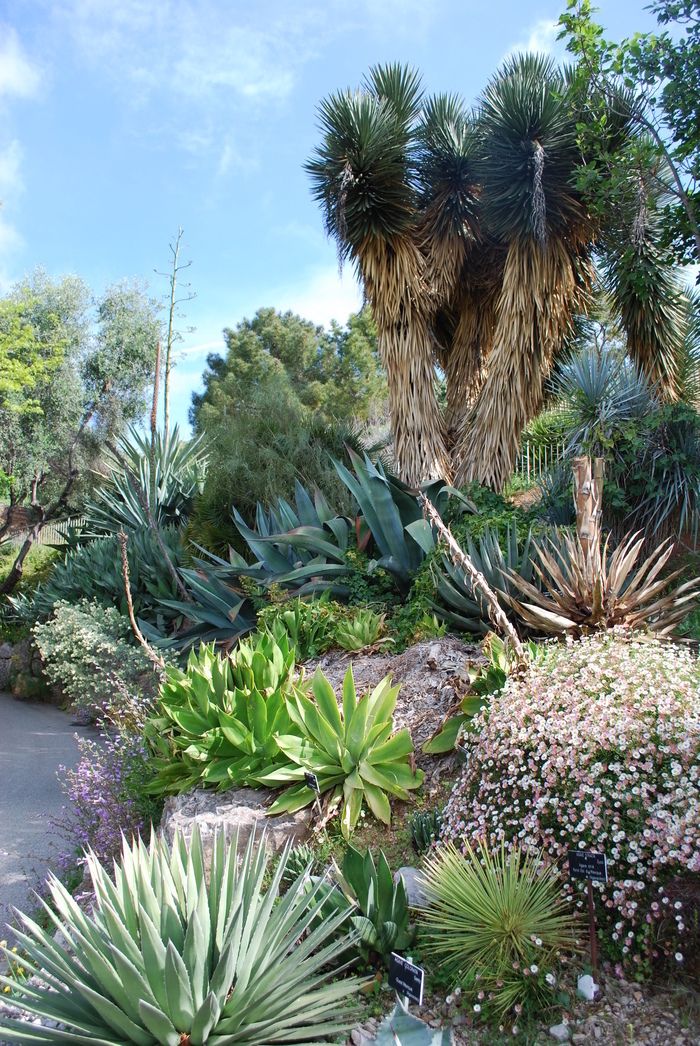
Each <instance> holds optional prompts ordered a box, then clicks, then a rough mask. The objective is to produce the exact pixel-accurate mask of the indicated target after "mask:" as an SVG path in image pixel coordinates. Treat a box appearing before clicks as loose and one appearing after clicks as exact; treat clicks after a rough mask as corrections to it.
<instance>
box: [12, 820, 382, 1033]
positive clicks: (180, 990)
mask: <svg viewBox="0 0 700 1046" xmlns="http://www.w3.org/2000/svg"><path fill="white" fill-rule="evenodd" d="M287 856H288V854H287V853H285V854H284V855H283V857H282V859H281V860H280V862H279V864H278V865H277V867H276V869H275V872H274V874H273V875H272V880H271V882H270V884H269V886H267V888H265V882H266V879H267V868H268V857H267V854H266V850H265V846H264V845H262V844H261V845H256V841H255V840H254V838H253V837H252V836H251V838H250V840H249V842H248V846H247V848H246V850H245V853H244V854H243V856H242V857H241V858H240V859H238V858H237V849H236V843H235V842H234V843H233V845H226V844H225V843H224V838H223V835H219V836H217V837H216V838H215V840H214V844H213V852H212V860H211V872H210V875H209V877H208V879H207V877H206V876H205V862H204V856H203V852H202V844H201V840H200V838H199V835H198V834H196V833H195V834H194V835H193V837H192V840H191V842H190V843H189V844H188V843H187V842H186V841H185V839H183V838H182V837H181V836H176V837H175V839H174V841H173V843H172V846H169V845H168V844H167V843H166V842H164V841H163V840H162V839H159V838H154V839H153V840H152V841H151V843H150V845H148V846H146V844H144V843H143V842H142V841H141V840H140V839H138V840H136V841H135V842H133V843H127V842H126V841H125V842H124V848H123V852H122V858H121V862H120V863H117V864H115V867H114V874H113V876H110V875H109V874H108V873H107V871H106V870H105V869H104V868H103V867H102V866H101V865H100V863H99V862H98V861H97V859H96V858H95V857H94V855H90V854H88V858H87V860H88V867H89V870H90V874H91V876H92V882H93V887H94V891H95V905H94V909H93V911H92V912H91V913H90V914H87V913H85V912H83V911H82V909H81V908H80V906H79V905H78V904H77V903H76V901H75V899H74V898H73V897H72V896H71V894H70V893H68V891H67V890H66V889H65V887H64V886H63V885H62V884H61V883H60V882H59V880H58V879H56V878H55V877H54V876H52V877H50V879H49V884H48V885H49V890H50V893H51V900H52V904H51V905H48V904H44V909H45V911H46V915H47V916H48V918H49V920H50V921H51V923H52V924H53V926H54V927H55V928H56V929H58V930H59V931H60V935H61V938H60V943H59V940H56V939H55V938H54V937H53V936H52V935H51V934H50V933H48V932H47V931H46V930H44V929H43V928H42V927H41V926H39V925H38V923H36V922H35V921H34V920H33V919H30V918H29V917H28V916H26V915H21V920H22V923H23V925H24V930H23V931H22V932H18V934H17V937H18V941H19V943H20V945H21V946H22V948H23V949H24V950H25V951H26V954H27V959H26V960H23V962H24V965H25V967H26V968H27V972H28V974H29V975H30V976H31V978H32V982H31V984H30V983H25V984H23V985H22V986H21V987H20V988H19V989H18V988H17V985H16V982H12V981H10V980H8V978H7V977H2V976H0V983H2V984H4V985H9V986H10V987H11V988H12V989H13V997H12V1003H13V1006H15V1007H17V1008H19V1009H21V1010H23V1011H25V1013H26V1014H27V1015H28V1017H29V1018H37V1017H38V1018H42V1019H44V1020H47V1021H50V1022H55V1023H56V1024H57V1025H58V1026H57V1027H54V1026H51V1025H47V1026H42V1025H39V1024H33V1023H29V1022H27V1023H24V1022H23V1021H20V1020H16V1019H10V1018H0V1038H2V1039H3V1040H4V1041H6V1042H10V1043H44V1044H46V1043H51V1042H71V1043H91V1044H93V1046H95V1044H99V1046H127V1044H131V1043H135V1044H137V1046H157V1044H162V1046H205V1044H211V1046H234V1044H235V1046H238V1044H245V1043H249V1044H251V1046H264V1044H271V1043H296V1044H298V1046H299V1044H301V1046H304V1044H305V1046H314V1044H318V1043H319V1042H320V1041H323V1040H325V1039H326V1038H327V1037H331V1038H334V1039H337V1038H338V1037H339V1036H340V1035H342V1034H344V1033H346V1032H347V1030H348V1029H349V1028H351V1027H352V1026H353V1024H354V1023H355V1021H356V1017H357V1010H356V1007H355V1006H354V1005H353V1002H352V1000H351V996H353V995H354V994H355V993H356V991H357V990H358V988H359V986H360V983H361V982H360V981H359V980H358V979H357V978H352V977H350V978H343V979H340V980H339V979H338V978H337V975H338V973H339V972H340V970H342V969H343V968H344V967H343V965H342V959H341V956H342V955H343V953H346V952H347V949H348V946H352V944H353V943H354V938H353V936H352V934H349V935H346V936H344V937H342V936H341V937H340V938H338V936H337V931H338V930H339V927H340V925H341V923H342V922H343V921H344V920H345V918H346V916H345V913H341V914H338V915H332V916H329V917H323V918H321V919H319V918H318V916H319V911H320V908H321V906H322V904H323V901H322V898H321V897H320V895H319V892H318V890H317V889H316V888H314V887H313V886H312V887H311V888H309V884H308V882H307V881H305V880H304V879H303V878H299V879H297V880H296V881H295V882H294V883H292V885H291V886H290V888H289V889H288V890H287V892H286V893H285V894H284V896H283V897H282V898H281V899H280V895H279V886H280V883H281V881H282V877H283V875H284V872H285V867H286V863H287ZM64 942H65V943H64ZM3 950H4V951H6V952H7V949H3Z"/></svg>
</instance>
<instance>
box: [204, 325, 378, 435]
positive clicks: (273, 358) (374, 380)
mask: <svg viewBox="0 0 700 1046" xmlns="http://www.w3.org/2000/svg"><path fill="white" fill-rule="evenodd" d="M224 340H225V342H226V347H227V353H226V357H225V358H223V357H222V356H219V355H218V354H213V355H210V356H209V357H208V358H207V370H206V371H205V373H204V377H203V381H204V392H203V393H201V394H195V395H194V396H193V397H192V408H191V411H190V420H191V422H192V425H193V426H194V428H195V429H196V430H197V431H201V430H202V429H204V428H207V427H208V426H209V425H210V424H211V423H213V422H216V421H218V420H219V419H220V418H223V417H226V416H230V415H231V414H232V413H234V412H237V413H238V412H243V413H245V411H246V404H247V400H248V398H249V397H250V395H251V392H252V391H253V390H255V389H258V388H260V387H262V386H263V385H264V384H265V382H267V381H272V380H274V381H275V382H279V383H281V385H283V386H286V388H287V389H288V392H289V394H290V396H291V397H293V398H294V400H295V401H296V402H297V404H298V405H299V407H300V408H302V409H306V410H310V411H313V412H314V414H315V415H316V420H318V421H323V422H324V423H326V424H332V423H333V422H335V421H337V422H341V423H344V424H349V423H351V422H353V421H359V422H363V421H366V420H367V419H368V418H369V417H371V416H372V414H373V413H374V412H375V411H376V410H377V409H379V408H380V407H381V404H382V403H383V401H384V400H385V399H386V385H385V382H384V377H383V374H382V370H381V365H380V363H379V359H378V355H377V341H376V333H375V330H374V324H373V322H372V319H371V316H370V314H369V312H368V311H367V310H363V311H362V312H360V313H358V314H357V315H355V316H351V317H350V319H349V321H348V326H347V327H346V328H342V327H339V326H338V325H337V324H334V325H333V327H332V329H331V330H330V332H329V331H325V330H324V329H323V328H322V327H317V326H315V325H314V324H313V323H310V322H309V321H308V320H304V319H302V318H301V317H300V316H295V315H294V313H291V312H287V313H284V314H283V313H279V312H276V311H275V309H259V310H258V312H257V313H256V314H255V316H254V318H253V319H252V320H243V321H242V322H241V323H239V324H238V326H237V327H236V329H235V330H231V329H227V330H225V331H224Z"/></svg>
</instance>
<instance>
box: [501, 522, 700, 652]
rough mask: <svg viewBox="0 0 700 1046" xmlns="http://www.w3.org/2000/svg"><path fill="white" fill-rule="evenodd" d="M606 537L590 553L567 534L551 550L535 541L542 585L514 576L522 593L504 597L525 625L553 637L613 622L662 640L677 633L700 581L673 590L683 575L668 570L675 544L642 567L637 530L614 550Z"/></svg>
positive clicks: (662, 548)
mask: <svg viewBox="0 0 700 1046" xmlns="http://www.w3.org/2000/svg"><path fill="white" fill-rule="evenodd" d="M608 540H609V539H608ZM608 540H606V541H605V543H604V544H603V546H602V548H601V547H600V545H596V544H594V545H593V546H592V547H590V548H587V549H584V547H583V546H582V544H581V540H580V538H579V537H578V536H576V537H572V536H571V535H569V534H563V535H561V537H560V538H559V540H558V541H556V542H555V541H551V540H550V541H549V542H548V544H547V546H544V545H537V543H536V542H534V546H535V553H536V561H535V563H534V569H535V573H536V574H537V576H538V577H539V580H540V584H541V588H536V587H535V586H534V585H533V584H531V583H530V582H528V581H526V580H525V579H524V578H522V577H520V576H519V575H518V574H515V573H513V572H511V573H510V579H511V581H512V582H513V585H514V586H515V587H516V588H517V589H518V590H519V592H520V593H521V596H520V598H518V599H516V598H514V597H513V596H509V597H507V598H508V599H509V601H510V603H511V604H512V606H513V607H514V609H515V610H516V611H517V613H518V614H519V615H520V617H521V618H522V620H523V621H524V622H525V624H527V625H528V626H529V627H530V628H532V629H534V630H536V631H539V632H540V633H550V634H552V633H553V634H555V635H556V634H563V633H569V634H571V635H582V634H584V633H586V632H590V631H595V630H597V629H605V628H613V627H614V626H615V625H626V626H627V627H629V628H647V629H649V630H650V631H652V632H656V633H658V634H659V635H668V634H669V633H671V632H673V630H674V629H675V628H676V627H677V625H679V624H680V622H681V621H682V620H683V618H684V617H685V616H686V615H687V614H688V613H689V611H690V610H692V608H693V606H694V604H696V603H697V601H698V599H700V578H694V579H693V580H691V581H686V582H685V583H684V584H682V585H680V586H679V587H678V588H675V589H674V588H673V587H672V586H673V582H674V581H676V580H677V579H678V577H679V576H680V574H681V573H682V571H680V570H676V571H672V572H671V573H670V574H666V575H664V573H663V571H664V567H665V566H666V564H667V563H668V561H669V559H670V558H671V555H672V553H673V549H674V542H673V541H671V540H669V541H665V542H664V543H663V544H662V545H660V546H659V547H658V548H657V549H655V550H654V552H653V553H652V554H651V555H650V556H649V557H648V558H647V559H646V560H644V562H642V563H641V564H638V560H639V557H640V554H641V551H642V548H643V546H644V537H643V536H640V535H639V533H636V534H630V535H628V536H627V537H626V538H625V540H623V541H622V542H621V543H620V544H619V545H618V546H617V548H616V549H614V550H613V551H612V552H610V551H609V549H608ZM523 597H524V598H523Z"/></svg>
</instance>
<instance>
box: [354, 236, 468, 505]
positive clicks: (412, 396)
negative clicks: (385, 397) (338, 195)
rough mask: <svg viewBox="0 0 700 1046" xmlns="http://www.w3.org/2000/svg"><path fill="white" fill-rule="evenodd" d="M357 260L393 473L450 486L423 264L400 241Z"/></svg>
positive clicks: (376, 244) (378, 245)
mask: <svg viewBox="0 0 700 1046" xmlns="http://www.w3.org/2000/svg"><path fill="white" fill-rule="evenodd" d="M358 255H359V265H360V269H361V272H362V276H363V280H364V285H365V291H366V294H367V297H368V299H369V301H370V304H371V305H372V313H373V316H374V320H375V323H376V326H377V341H378V345H379V352H380V355H381V359H382V364H383V366H384V369H385V371H386V374H387V381H388V385H389V411H390V414H391V428H392V435H393V439H394V462H395V467H396V471H397V473H398V475H399V476H400V477H401V479H403V480H404V481H405V482H406V483H408V484H410V485H411V486H418V485H419V484H420V483H422V482H424V481H425V480H428V479H435V478H443V479H445V480H450V479H451V466H450V460H449V456H448V453H447V449H446V444H445V431H444V422H443V419H442V416H441V413H440V409H439V405H438V402H437V397H436V394H435V366H434V361H433V353H432V346H431V338H430V331H429V325H428V320H427V316H428V302H427V290H426V286H425V281H424V278H423V268H424V263H423V259H422V257H421V255H420V253H419V252H418V250H417V249H416V248H415V246H414V245H413V244H412V243H410V242H408V241H406V240H403V239H397V240H396V241H394V242H393V243H389V242H386V241H373V242H371V243H370V244H368V245H367V249H366V250H364V251H360V252H358Z"/></svg>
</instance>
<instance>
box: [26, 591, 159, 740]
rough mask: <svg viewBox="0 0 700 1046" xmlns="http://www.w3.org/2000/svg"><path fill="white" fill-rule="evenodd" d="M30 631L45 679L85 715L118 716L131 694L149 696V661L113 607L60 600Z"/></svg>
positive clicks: (151, 690)
mask: <svg viewBox="0 0 700 1046" xmlns="http://www.w3.org/2000/svg"><path fill="white" fill-rule="evenodd" d="M33 632H34V638H35V640H36V644H37V646H38V648H39V650H40V652H41V656H42V659H43V662H44V673H45V675H46V677H47V679H48V680H49V682H51V683H53V684H55V685H57V686H59V687H60V688H61V691H62V692H63V695H64V696H65V697H66V698H67V699H68V701H70V703H71V705H72V707H73V708H74V710H76V711H79V712H81V713H82V714H83V715H84V716H85V717H86V718H88V719H99V718H104V717H107V718H109V719H113V720H114V719H119V718H120V716H121V715H122V714H124V713H127V712H128V710H129V706H130V705H131V703H132V702H133V701H134V700H135V699H137V700H144V699H145V700H148V699H149V698H150V697H152V696H153V694H154V692H155V688H156V686H157V684H158V679H157V676H156V674H155V673H154V670H153V666H152V664H151V662H150V661H149V660H148V658H147V657H146V654H145V653H144V652H143V651H142V650H141V648H140V647H137V646H135V645H134V644H133V643H130V642H129V635H130V627H129V621H128V619H127V618H125V617H123V616H122V615H121V614H120V613H119V611H118V610H117V609H116V608H115V607H105V606H102V604H101V603H96V602H89V601H88V600H81V601H80V602H79V603H75V604H72V603H66V602H64V601H60V602H58V603H56V605H55V606H54V609H53V613H52V615H51V617H50V618H49V619H48V621H46V622H44V623H41V624H36V625H35V626H34V629H33Z"/></svg>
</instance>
